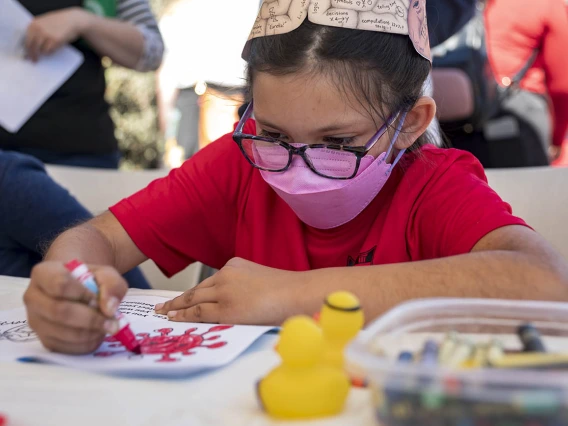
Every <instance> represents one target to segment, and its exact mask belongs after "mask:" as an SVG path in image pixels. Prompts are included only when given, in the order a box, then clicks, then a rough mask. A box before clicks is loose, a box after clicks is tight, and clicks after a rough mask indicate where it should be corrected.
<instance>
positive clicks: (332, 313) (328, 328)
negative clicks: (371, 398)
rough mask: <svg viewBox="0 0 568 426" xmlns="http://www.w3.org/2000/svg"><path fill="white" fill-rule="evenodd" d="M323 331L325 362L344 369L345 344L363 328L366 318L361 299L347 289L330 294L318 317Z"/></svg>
mask: <svg viewBox="0 0 568 426" xmlns="http://www.w3.org/2000/svg"><path fill="white" fill-rule="evenodd" d="M318 321H319V325H320V327H321V329H322V331H323V337H324V354H323V362H324V363H325V364H327V365H329V366H331V367H334V368H339V369H341V370H343V368H344V364H345V360H344V356H343V354H344V351H345V346H347V344H348V343H349V342H350V341H351V340H353V339H354V338H355V336H357V333H359V331H360V330H361V328H363V324H364V323H365V318H364V316H363V310H362V309H361V304H360V303H359V299H358V298H357V297H356V296H354V295H353V294H351V293H349V292H347V291H338V292H335V293H332V294H330V295H329V296H328V297H327V299H326V300H325V303H324V306H323V308H322V310H321V312H320V314H319V317H318Z"/></svg>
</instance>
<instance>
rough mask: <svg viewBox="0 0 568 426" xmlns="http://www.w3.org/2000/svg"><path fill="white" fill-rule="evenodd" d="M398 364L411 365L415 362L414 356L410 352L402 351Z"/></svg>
mask: <svg viewBox="0 0 568 426" xmlns="http://www.w3.org/2000/svg"><path fill="white" fill-rule="evenodd" d="M397 359H398V362H400V363H404V364H410V363H412V361H414V354H413V353H412V352H410V351H402V352H401V353H399V354H398V358H397Z"/></svg>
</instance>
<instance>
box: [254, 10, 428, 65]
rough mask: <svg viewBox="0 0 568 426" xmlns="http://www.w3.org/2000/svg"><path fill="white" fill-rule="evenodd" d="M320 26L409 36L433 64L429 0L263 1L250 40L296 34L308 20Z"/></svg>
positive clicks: (422, 54) (419, 50)
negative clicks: (428, 22)
mask: <svg viewBox="0 0 568 426" xmlns="http://www.w3.org/2000/svg"><path fill="white" fill-rule="evenodd" d="M306 18H308V20H309V21H310V22H313V23H314V24H319V25H328V26H332V27H341V28H352V29H358V30H365V31H377V32H383V33H392V34H402V35H408V36H409V37H410V40H412V43H413V44H414V48H415V49H416V51H417V52H418V53H419V54H420V55H421V56H423V57H424V58H426V59H428V60H429V61H430V62H431V61H432V56H431V54H430V41H429V39H428V24H427V21H426V0H263V2H262V4H261V6H260V10H259V12H258V16H257V18H256V21H255V22H254V26H253V28H252V31H251V32H250V35H249V38H248V41H247V44H246V45H245V48H244V50H243V58H244V59H245V60H246V59H248V56H249V53H250V40H252V39H254V38H257V37H265V36H271V35H276V34H285V33H289V32H290V31H294V30H295V29H296V28H298V27H299V26H300V25H301V24H302V22H304V20H305V19H306Z"/></svg>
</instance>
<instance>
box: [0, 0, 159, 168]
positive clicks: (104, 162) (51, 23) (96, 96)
mask: <svg viewBox="0 0 568 426" xmlns="http://www.w3.org/2000/svg"><path fill="white" fill-rule="evenodd" d="M17 1H19V2H20V3H21V4H22V5H23V6H24V7H26V8H27V9H28V10H29V11H30V12H31V13H32V15H34V16H35V19H34V20H33V21H32V22H31V24H30V25H29V27H28V30H27V34H26V39H25V48H26V51H27V56H28V57H29V60H32V61H34V62H35V61H38V60H41V57H42V56H43V55H50V54H52V53H53V52H55V51H56V50H57V49H59V48H60V47H61V46H63V45H65V44H68V43H70V44H72V45H73V46H74V47H76V48H77V49H79V50H80V51H81V52H82V53H83V55H84V58H85V59H84V62H83V64H82V65H81V66H80V67H79V69H78V70H77V71H76V72H75V74H73V75H72V76H71V78H69V80H67V82H65V83H64V84H63V86H61V88H59V90H57V91H56V92H55V93H54V94H53V95H52V96H51V97H50V98H49V99H48V100H47V101H46V102H45V103H44V104H43V106H42V107H41V108H40V109H39V110H38V111H37V112H36V113H35V114H34V115H33V116H32V117H31V119H30V120H29V121H28V122H27V123H26V124H25V125H24V126H23V127H22V128H21V129H20V131H19V132H17V133H15V134H12V133H8V132H7V131H5V130H4V129H3V128H1V127H0V149H4V150H11V151H19V152H22V153H26V154H30V155H33V156H35V157H36V158H38V159H40V160H41V161H43V162H45V163H52V164H60V165H70V166H82V167H99V168H117V167H118V164H119V160H120V154H119V151H118V143H117V140H116V138H115V135H114V124H113V122H112V120H111V117H110V115H109V106H108V104H107V103H106V101H105V99H104V94H105V87H106V83H105V76H104V68H103V66H102V63H101V58H102V57H104V56H106V57H108V58H110V59H111V60H112V61H113V62H114V63H116V64H118V65H121V66H124V67H127V68H132V69H135V70H138V71H151V70H155V69H157V68H158V67H159V65H160V63H161V60H162V55H163V42H162V37H161V35H160V32H159V29H158V26H157V23H156V20H155V18H154V16H153V14H152V11H151V10H150V6H149V4H148V0H87V1H86V2H84V3H83V1H82V0H17Z"/></svg>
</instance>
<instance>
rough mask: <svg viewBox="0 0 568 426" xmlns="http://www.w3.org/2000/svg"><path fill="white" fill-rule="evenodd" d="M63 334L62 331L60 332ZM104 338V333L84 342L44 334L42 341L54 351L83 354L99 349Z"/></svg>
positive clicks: (47, 347)
mask: <svg viewBox="0 0 568 426" xmlns="http://www.w3.org/2000/svg"><path fill="white" fill-rule="evenodd" d="M60 334H61V333H60ZM103 339H104V335H97V336H96V337H95V338H94V339H92V340H86V341H83V342H76V341H72V342H69V341H66V340H62V339H60V338H59V337H52V336H44V337H42V338H41V343H42V344H43V346H45V348H46V349H49V350H50V351H53V352H61V353H66V354H72V355H82V354H87V353H91V352H93V351H94V350H95V349H97V348H98V347H99V346H100V345H101V343H102V341H103Z"/></svg>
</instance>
